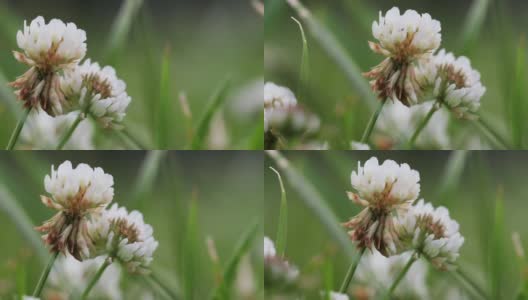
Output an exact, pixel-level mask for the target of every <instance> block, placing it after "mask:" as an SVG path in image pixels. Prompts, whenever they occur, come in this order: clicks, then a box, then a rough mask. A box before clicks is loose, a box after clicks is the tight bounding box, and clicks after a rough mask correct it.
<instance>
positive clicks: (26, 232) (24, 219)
mask: <svg viewBox="0 0 528 300" xmlns="http://www.w3.org/2000/svg"><path fill="white" fill-rule="evenodd" d="M0 210H2V211H3V212H4V213H5V217H6V218H9V219H11V221H12V222H13V223H14V224H15V225H16V227H17V229H18V231H20V234H21V235H22V237H23V238H25V239H26V240H27V242H28V243H29V244H30V245H31V247H32V248H33V250H34V251H35V253H36V255H37V257H38V258H39V260H40V262H41V263H42V265H46V263H47V261H48V253H47V251H46V249H45V248H44V243H43V242H42V241H41V240H40V237H39V235H38V234H37V232H36V231H35V230H34V229H33V226H34V225H33V222H31V219H30V218H29V216H28V215H27V214H26V212H25V211H24V209H23V208H22V207H21V206H20V205H19V204H18V201H17V200H16V199H15V197H13V195H11V194H10V193H9V191H8V190H7V188H6V187H5V186H4V185H3V184H2V183H0Z"/></svg>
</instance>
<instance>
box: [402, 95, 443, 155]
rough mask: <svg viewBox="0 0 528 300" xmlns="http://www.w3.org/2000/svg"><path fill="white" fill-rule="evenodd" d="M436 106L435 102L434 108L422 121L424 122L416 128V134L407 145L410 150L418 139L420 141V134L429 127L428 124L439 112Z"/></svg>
mask: <svg viewBox="0 0 528 300" xmlns="http://www.w3.org/2000/svg"><path fill="white" fill-rule="evenodd" d="M436 105H437V103H436V102H435V103H434V104H433V106H432V107H431V109H430V110H429V112H428V113H427V115H426V116H425V118H424V119H423V120H422V122H420V124H419V125H418V127H417V128H416V131H415V132H414V134H413V135H412V137H411V139H410V140H409V143H408V144H407V146H408V148H412V147H414V143H416V139H418V136H419V135H420V133H421V132H422V131H423V130H424V128H425V126H427V123H429V121H430V120H431V118H432V117H433V114H434V113H435V112H436V111H437V109H438V108H437V107H436Z"/></svg>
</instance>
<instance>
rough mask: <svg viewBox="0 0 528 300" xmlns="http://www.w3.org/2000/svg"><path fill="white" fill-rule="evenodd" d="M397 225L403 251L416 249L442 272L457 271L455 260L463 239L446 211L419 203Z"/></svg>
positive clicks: (422, 202) (456, 225)
mask: <svg viewBox="0 0 528 300" xmlns="http://www.w3.org/2000/svg"><path fill="white" fill-rule="evenodd" d="M398 224H399V225H398V226H397V227H398V228H397V231H398V235H399V237H400V242H401V244H400V245H399V247H400V248H401V249H402V250H404V251H406V250H409V249H413V250H414V251H416V252H417V253H418V254H419V255H422V256H423V257H425V258H426V259H428V260H429V261H430V262H431V263H432V264H433V265H434V266H435V267H436V268H438V269H440V270H452V269H455V268H456V265H455V261H456V259H457V258H458V256H459V250H460V247H461V246H462V244H464V237H462V235H460V233H459V225H458V223H457V222H456V221H454V220H452V219H451V218H450V217H449V211H448V210H447V208H445V207H443V206H440V207H438V208H434V207H433V205H432V204H431V203H425V202H424V201H423V200H420V201H419V202H418V203H417V204H415V205H413V206H412V207H411V208H410V209H409V211H408V212H407V213H406V214H404V215H403V216H402V219H401V222H399V223H398Z"/></svg>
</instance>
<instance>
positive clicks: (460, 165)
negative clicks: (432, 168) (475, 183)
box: [436, 150, 469, 201]
mask: <svg viewBox="0 0 528 300" xmlns="http://www.w3.org/2000/svg"><path fill="white" fill-rule="evenodd" d="M468 156H469V152H468V151H467V150H457V151H452V152H451V154H450V155H449V160H448V161H447V165H446V167H445V169H444V174H443V176H442V179H441V181H440V184H439V185H438V190H437V192H436V193H437V195H438V196H437V198H438V199H439V200H440V201H445V200H443V199H444V198H445V197H447V196H449V195H451V193H453V192H454V190H455V189H456V188H457V185H459V184H460V182H461V180H460V178H461V177H462V173H463V172H464V168H465V165H466V161H467V158H468Z"/></svg>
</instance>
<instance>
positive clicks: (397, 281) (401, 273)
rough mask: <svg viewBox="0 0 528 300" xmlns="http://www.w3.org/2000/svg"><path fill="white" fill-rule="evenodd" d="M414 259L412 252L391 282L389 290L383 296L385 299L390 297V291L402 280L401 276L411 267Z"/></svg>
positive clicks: (414, 255)
mask: <svg viewBox="0 0 528 300" xmlns="http://www.w3.org/2000/svg"><path fill="white" fill-rule="evenodd" d="M415 261H416V253H413V254H412V255H411V257H410V258H409V261H407V264H406V265H405V267H404V268H403V270H402V271H401V272H400V274H399V275H398V277H397V278H396V280H395V281H394V282H393V283H392V285H391V287H390V289H389V291H388V292H387V296H386V297H385V299H390V297H391V295H392V293H393V292H394V290H395V289H396V287H397V286H398V284H399V283H400V281H402V279H403V277H405V274H407V272H408V271H409V269H410V268H411V266H412V264H413V263H414V262H415Z"/></svg>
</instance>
